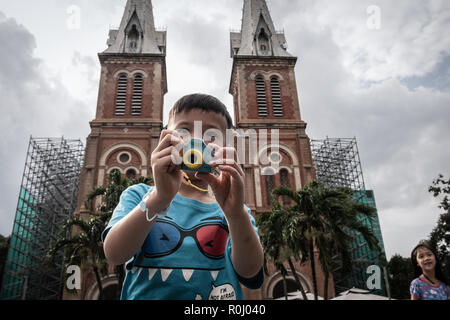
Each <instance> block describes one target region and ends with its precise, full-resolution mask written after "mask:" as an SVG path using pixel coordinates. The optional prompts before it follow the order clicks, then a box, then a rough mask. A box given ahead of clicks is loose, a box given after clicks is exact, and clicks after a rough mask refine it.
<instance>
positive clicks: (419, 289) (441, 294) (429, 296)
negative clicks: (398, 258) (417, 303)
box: [409, 277, 450, 300]
mask: <svg viewBox="0 0 450 320" xmlns="http://www.w3.org/2000/svg"><path fill="white" fill-rule="evenodd" d="M409 290H410V292H411V294H412V295H414V296H415V297H416V298H418V299H420V300H450V287H449V286H447V285H446V284H445V283H443V282H441V283H440V284H439V286H432V285H430V284H428V283H427V282H425V281H424V280H422V279H421V278H420V277H419V278H416V279H414V280H413V281H412V282H411V285H410V288H409Z"/></svg>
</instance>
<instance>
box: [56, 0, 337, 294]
mask: <svg viewBox="0 0 450 320" xmlns="http://www.w3.org/2000/svg"><path fill="white" fill-rule="evenodd" d="M243 2H244V4H243V6H244V7H243V17H242V28H241V31H240V32H231V34H230V54H231V58H232V59H233V67H232V70H231V80H230V86H229V93H230V94H231V95H232V96H233V104H234V114H235V119H234V121H235V123H234V124H235V127H236V129H237V130H238V131H239V132H241V133H243V134H248V133H256V134H257V135H258V136H259V135H260V134H262V133H263V132H264V133H268V135H269V138H268V140H267V143H266V144H265V145H262V146H259V149H258V154H254V155H251V154H250V155H249V157H256V158H255V159H256V160H255V159H253V160H255V161H248V160H249V159H247V160H246V161H245V164H244V170H245V174H246V181H245V183H246V194H245V197H246V202H245V203H246V205H247V206H248V207H249V208H250V209H251V210H252V213H253V215H254V216H257V215H258V214H259V213H261V212H265V211H270V203H271V199H270V193H271V191H272V190H273V189H274V188H275V187H277V186H281V185H284V186H288V187H290V188H292V189H296V190H298V189H300V188H302V187H303V186H304V185H305V184H307V183H309V182H310V181H312V180H313V179H314V178H315V173H314V168H313V164H312V157H311V148H310V143H309V141H310V140H309V138H308V136H307V135H306V132H305V130H306V123H305V122H304V121H303V120H302V117H301V113H300V104H299V98H298V94H297V92H298V91H297V83H296V78H295V66H296V63H297V58H296V57H294V56H292V55H291V54H290V53H289V52H288V51H287V43H286V39H285V36H284V34H283V33H281V32H277V31H276V29H275V27H274V23H273V21H272V18H271V15H270V12H269V9H268V7H267V4H266V1H265V0H244V1H243ZM160 14H163V13H160ZM166 43H167V33H166V31H157V30H156V29H155V24H154V16H153V7H152V2H151V0H127V4H126V7H125V12H124V15H123V18H122V21H121V24H120V27H119V29H118V30H110V33H109V39H108V41H107V44H108V48H107V49H106V50H105V51H104V52H102V53H100V54H99V60H100V64H101V77H100V84H99V94H98V104H97V112H96V117H95V119H94V120H93V121H91V122H90V126H91V133H90V135H89V136H88V138H87V143H86V151H85V163H84V168H83V170H82V174H81V180H80V189H79V196H78V206H77V209H76V212H75V215H80V216H81V217H84V216H86V217H87V215H88V214H89V212H88V210H87V209H86V208H85V207H84V199H85V196H86V195H87V194H88V193H89V192H90V191H91V190H92V189H93V188H95V187H97V186H101V185H105V184H107V177H108V174H109V173H110V172H111V171H112V170H119V171H120V172H122V173H123V174H124V175H125V176H127V177H129V178H133V177H141V176H151V175H152V172H151V163H150V158H151V154H152V151H153V150H154V149H155V148H156V146H157V145H158V142H159V136H160V133H161V131H162V130H163V106H164V95H165V94H166V93H167V80H168V79H167V76H166ZM271 132H277V133H278V134H277V141H275V140H271V138H270V134H271ZM246 141H247V142H246V143H247V146H246V147H247V148H246V150H249V149H250V148H251V147H250V146H249V145H248V144H249V142H248V139H247V140H246ZM263 153H264V154H268V155H269V158H270V164H273V163H276V167H275V168H274V166H272V165H267V164H262V163H261V162H260V161H259V160H258V159H259V157H258V156H259V155H261V154H263ZM316 259H317V258H316ZM318 265H319V264H318V263H316V269H317V270H316V273H317V279H318V288H319V295H320V294H321V293H322V290H323V281H324V280H323V279H324V275H323V274H322V272H321V270H320V267H318ZM110 269H111V275H109V276H107V277H105V278H104V279H103V283H104V286H105V287H108V286H114V285H115V284H116V283H117V278H116V277H115V276H114V274H112V271H113V267H112V266H111V267H110ZM292 272H293V271H291V274H290V275H289V277H288V278H287V286H288V291H291V290H292V291H295V290H296V286H295V282H294V277H293V274H292ZM295 272H296V273H297V275H298V276H299V278H300V279H301V281H302V282H303V284H304V286H305V288H306V289H307V290H309V291H311V292H312V289H313V288H312V277H311V269H310V264H309V263H307V264H304V265H300V264H298V263H297V264H296V270H295ZM268 273H269V274H268V275H267V274H266V276H265V282H264V285H263V287H262V288H261V289H259V290H248V289H246V288H243V292H244V295H245V297H246V298H248V299H266V298H276V297H279V296H280V294H281V295H282V292H283V279H282V277H281V274H280V273H279V272H277V270H276V269H275V268H274V267H273V266H271V265H269V267H268ZM330 278H331V279H330V284H329V288H330V289H329V292H331V293H333V292H334V287H333V281H332V277H330ZM290 289H291V290H290ZM64 298H65V299H96V298H98V289H97V288H96V281H95V278H94V276H93V275H92V274H89V273H87V274H83V278H82V289H81V290H80V291H79V292H78V294H76V295H73V294H70V293H68V292H65V293H64Z"/></svg>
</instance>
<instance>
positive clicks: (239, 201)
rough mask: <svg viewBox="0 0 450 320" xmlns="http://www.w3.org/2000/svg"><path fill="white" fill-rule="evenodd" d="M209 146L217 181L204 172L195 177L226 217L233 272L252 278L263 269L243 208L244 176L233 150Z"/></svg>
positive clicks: (253, 233) (257, 247) (261, 259)
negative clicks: (211, 150)
mask: <svg viewBox="0 0 450 320" xmlns="http://www.w3.org/2000/svg"><path fill="white" fill-rule="evenodd" d="M208 145H209V146H210V147H211V148H213V149H214V151H215V155H214V160H213V161H211V162H210V166H211V167H212V168H218V169H220V170H221V171H222V173H221V175H220V177H219V178H216V177H215V176H214V175H213V174H206V173H197V174H196V177H197V178H198V179H203V180H205V181H206V182H208V183H209V185H210V186H211V188H212V190H213V192H214V195H215V197H216V200H217V202H218V203H219V205H220V207H221V208H222V211H223V213H224V214H225V217H226V219H227V222H228V228H229V230H230V237H231V246H232V262H233V266H234V269H235V271H236V272H237V274H238V275H240V276H241V277H243V278H252V277H254V276H255V275H257V274H258V272H259V271H261V269H262V266H263V263H264V252H263V249H262V246H261V243H260V242H259V239H258V235H257V234H256V232H255V230H254V228H253V225H252V223H251V221H250V217H249V215H248V213H247V211H246V210H245V208H244V194H245V186H244V181H245V173H244V171H243V170H242V168H241V166H240V164H239V160H238V155H237V151H236V149H235V148H232V147H224V148H221V147H219V146H218V145H216V144H214V143H210V144H208Z"/></svg>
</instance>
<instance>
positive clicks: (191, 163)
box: [183, 149, 203, 170]
mask: <svg viewBox="0 0 450 320" xmlns="http://www.w3.org/2000/svg"><path fill="white" fill-rule="evenodd" d="M183 162H184V164H185V165H186V167H188V168H189V169H192V170H197V169H198V168H200V167H201V166H202V165H203V153H202V152H201V151H200V150H196V149H190V150H188V151H187V152H185V153H184V156H183Z"/></svg>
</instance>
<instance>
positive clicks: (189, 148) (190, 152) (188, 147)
mask: <svg viewBox="0 0 450 320" xmlns="http://www.w3.org/2000/svg"><path fill="white" fill-rule="evenodd" d="M212 159H213V149H211V148H210V147H208V146H207V145H206V143H205V141H203V140H201V139H192V140H191V141H189V142H188V143H186V144H185V145H184V146H183V164H182V165H181V169H182V170H187V171H197V172H203V173H211V172H212V169H211V167H210V166H209V165H208V163H210V162H211V161H212Z"/></svg>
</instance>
